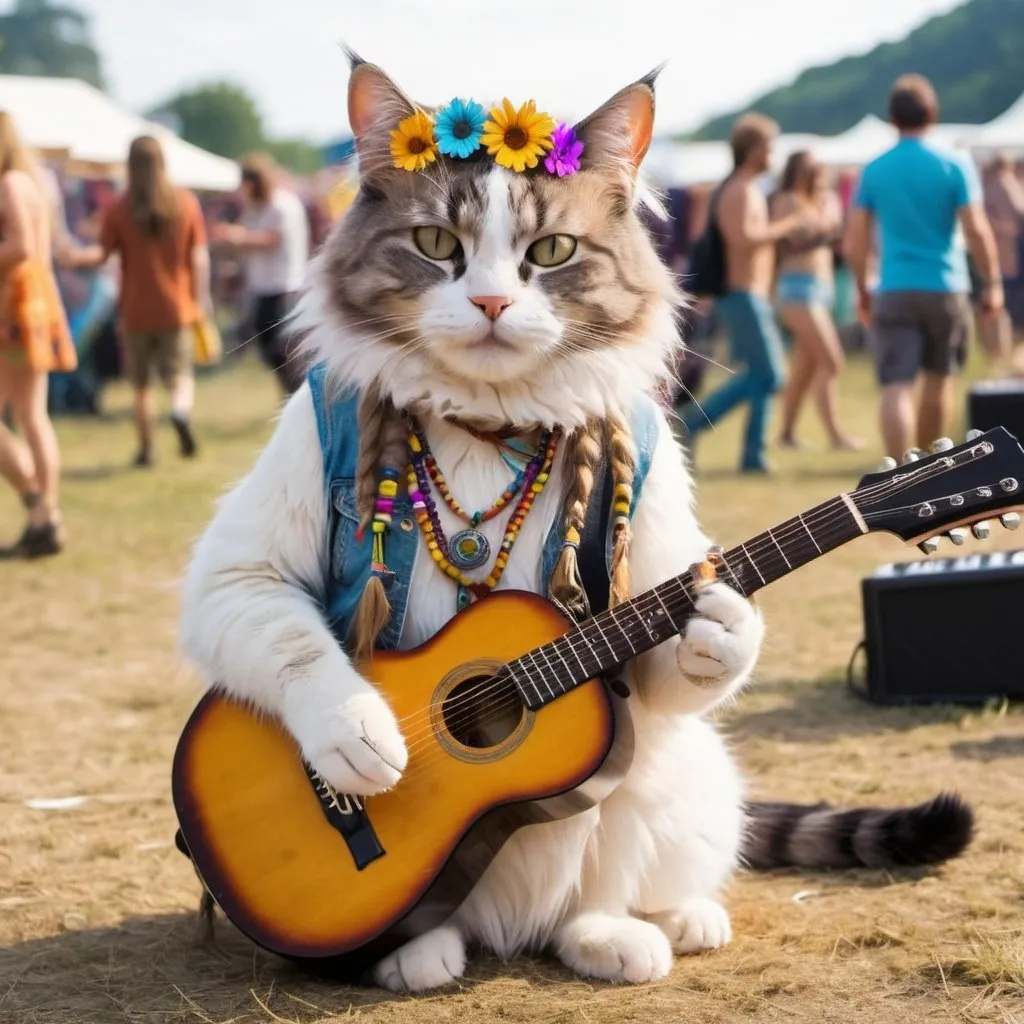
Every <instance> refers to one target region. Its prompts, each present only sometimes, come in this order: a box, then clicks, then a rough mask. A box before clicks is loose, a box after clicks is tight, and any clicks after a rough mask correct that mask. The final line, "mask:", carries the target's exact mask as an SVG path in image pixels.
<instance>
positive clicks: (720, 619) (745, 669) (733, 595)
mask: <svg viewBox="0 0 1024 1024" xmlns="http://www.w3.org/2000/svg"><path fill="white" fill-rule="evenodd" d="M694 607H695V608H696V615H694V617H693V618H692V619H690V621H689V622H688V623H687V624H686V629H685V631H684V632H683V636H682V639H681V641H680V643H679V647H678V649H677V652H676V658H677V659H678V661H679V668H680V670H681V671H682V673H683V674H684V675H686V676H689V677H690V678H691V679H694V680H701V681H703V680H707V681H708V682H709V683H713V684H714V685H727V684H729V683H733V682H735V681H736V680H737V679H739V678H741V677H742V676H744V675H746V674H747V673H749V672H750V670H751V669H752V668H753V667H754V662H755V661H756V660H757V655H758V653H759V651H760V649H761V641H762V640H763V638H764V624H763V622H762V620H761V616H760V615H759V614H758V612H757V611H756V610H755V609H754V606H753V605H752V604H751V603H750V602H749V601H748V600H747V599H746V598H745V597H744V596H743V595H742V594H739V593H737V592H736V591H735V590H733V589H732V587H728V586H726V585H725V584H724V583H712V584H711V585H710V586H709V587H707V588H706V589H704V590H702V591H701V593H700V596H699V597H698V598H697V600H696V601H695V603H694Z"/></svg>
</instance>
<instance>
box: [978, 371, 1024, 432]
mask: <svg viewBox="0 0 1024 1024" xmlns="http://www.w3.org/2000/svg"><path fill="white" fill-rule="evenodd" d="M967 426H968V428H969V429H972V430H988V429H990V428H991V427H1006V429H1007V430H1008V431H1009V432H1010V433H1011V434H1013V436H1014V437H1020V438H1024V379H1018V378H1014V377H1007V378H1004V379H999V380H979V381H977V382H976V383H975V384H973V385H972V386H971V388H970V390H969V391H968V392H967Z"/></svg>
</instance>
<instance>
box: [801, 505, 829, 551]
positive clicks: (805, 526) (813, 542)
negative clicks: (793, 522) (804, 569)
mask: <svg viewBox="0 0 1024 1024" xmlns="http://www.w3.org/2000/svg"><path fill="white" fill-rule="evenodd" d="M797 519H799V520H800V525H801V526H802V527H803V528H804V529H805V530H806V531H807V536H808V537H810V538H811V543H812V544H813V545H814V546H815V547H816V548H817V549H818V554H819V555H821V554H824V552H823V551H822V550H821V546H820V545H819V544H818V542H817V540H816V539H815V537H814V534H813V533H811V528H810V527H809V526H808V525H807V522H806V520H805V519H804V517H803V513H801V514H800V515H798V516H797Z"/></svg>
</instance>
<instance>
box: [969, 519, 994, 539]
mask: <svg viewBox="0 0 1024 1024" xmlns="http://www.w3.org/2000/svg"><path fill="white" fill-rule="evenodd" d="M991 532H992V524H991V523H989V522H987V521H986V520H984V519H983V520H982V521H981V522H980V523H975V524H974V525H973V526H972V527H971V533H973V534H974V536H975V537H976V538H977V539H978V540H988V537H989V534H990V533H991Z"/></svg>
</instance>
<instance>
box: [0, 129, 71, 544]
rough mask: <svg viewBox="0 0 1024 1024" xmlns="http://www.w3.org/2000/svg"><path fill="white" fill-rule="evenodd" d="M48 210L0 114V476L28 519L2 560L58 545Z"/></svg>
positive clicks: (57, 304) (58, 352)
mask: <svg viewBox="0 0 1024 1024" xmlns="http://www.w3.org/2000/svg"><path fill="white" fill-rule="evenodd" d="M51 238H52V234H51V224H50V204H49V201H48V199H47V195H46V190H45V188H44V187H43V184H42V180H41V176H40V172H39V168H38V167H37V165H36V163H35V161H34V159H33V158H32V156H31V155H30V154H29V152H28V150H27V149H26V148H25V144H24V143H23V142H22V140H21V136H20V135H19V133H18V129H17V127H16V125H15V123H14V120H13V118H12V117H11V116H10V114H8V113H6V112H4V111H0V411H2V410H3V409H5V408H7V409H9V411H10V414H11V416H12V418H13V420H14V423H15V424H16V425H17V428H18V430H19V432H20V434H21V437H18V436H16V435H15V434H13V433H12V432H11V431H10V430H8V429H7V427H6V426H4V425H3V423H2V422H0V475H2V476H3V477H4V478H5V479H6V480H7V482H8V483H9V484H10V485H11V486H12V487H13V488H14V490H15V491H16V492H17V493H18V495H19V497H20V498H21V501H22V504H23V505H24V506H25V509H26V512H27V514H28V523H27V525H26V527H25V530H24V532H23V533H22V535H21V537H20V539H19V540H18V541H17V542H16V543H15V544H14V545H13V546H12V547H9V548H6V549H3V551H2V552H0V553H2V555H3V557H7V558H36V557H39V556H42V555H53V554H56V553H57V552H58V551H60V549H61V548H62V547H63V544H64V529H63V526H62V523H61V514H60V503H59V494H58V489H59V480H60V450H59V448H58V446H57V435H56V434H55V433H54V429H53V424H52V423H51V422H50V417H49V414H48V413H47V408H46V398H47V390H48V385H49V374H50V373H51V372H52V371H55V370H61V371H68V370H73V369H75V367H76V365H77V360H76V356H75V348H74V344H73V343H72V340H71V332H70V330H69V329H68V323H67V317H66V316H65V314H64V308H63V306H62V305H61V301H60V296H59V294H58V292H57V283H56V281H55V280H54V276H53V268H52V263H51V258H52V252H51V248H52V246H51Z"/></svg>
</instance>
